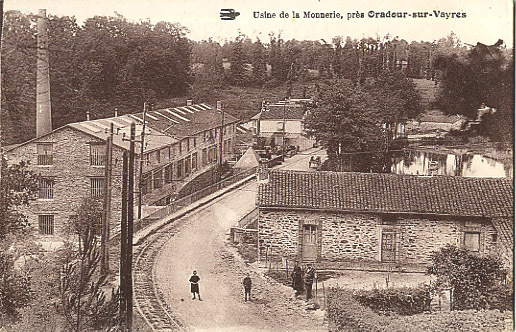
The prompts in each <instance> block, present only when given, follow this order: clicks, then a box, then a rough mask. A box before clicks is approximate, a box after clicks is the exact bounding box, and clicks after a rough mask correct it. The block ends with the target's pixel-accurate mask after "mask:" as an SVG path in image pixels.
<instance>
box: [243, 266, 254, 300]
mask: <svg viewBox="0 0 516 332" xmlns="http://www.w3.org/2000/svg"><path fill="white" fill-rule="evenodd" d="M242 284H244V292H245V301H246V302H247V297H248V296H249V301H251V286H252V284H253V282H252V281H251V277H249V273H247V276H246V277H245V278H244V281H243V282H242Z"/></svg>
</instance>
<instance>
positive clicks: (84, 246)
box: [59, 198, 120, 332]
mask: <svg viewBox="0 0 516 332" xmlns="http://www.w3.org/2000/svg"><path fill="white" fill-rule="evenodd" d="M100 211H101V205H100V202H99V201H97V200H94V199H93V198H87V199H85V200H84V202H83V203H82V204H81V206H80V207H79V209H78V211H77V212H78V214H77V216H76V217H75V218H73V219H72V220H71V222H70V230H71V232H72V234H75V235H76V236H77V244H76V246H77V247H76V248H77V249H75V250H71V252H70V255H69V256H68V257H67V259H66V263H65V265H64V267H63V269H62V272H61V276H60V283H59V293H60V297H61V308H62V313H63V314H64V316H65V317H66V321H67V323H68V327H69V328H70V329H71V330H72V331H76V332H80V331H88V330H90V329H91V330H98V329H101V328H106V327H112V326H117V325H118V323H119V316H118V310H119V301H120V293H119V291H116V292H115V290H114V289H112V292H111V297H110V298H107V296H106V294H105V293H104V291H103V289H102V288H103V287H105V286H106V285H107V279H106V276H105V275H102V274H100V273H99V271H98V267H99V263H100V252H99V248H98V245H97V235H96V230H97V229H98V228H97V227H96V224H98V222H99V220H100V218H101V213H100Z"/></svg>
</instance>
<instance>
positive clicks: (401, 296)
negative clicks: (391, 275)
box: [355, 285, 432, 315]
mask: <svg viewBox="0 0 516 332" xmlns="http://www.w3.org/2000/svg"><path fill="white" fill-rule="evenodd" d="M355 299H357V301H358V302H359V303H360V304H362V305H365V306H367V307H369V308H371V309H373V310H374V311H375V312H377V313H382V314H391V313H397V314H399V315H414V314H419V313H423V312H424V311H428V310H429V309H430V301H432V297H431V294H430V287H429V286H425V285H422V286H419V287H417V288H408V287H403V288H388V289H374V290H370V291H361V292H359V293H357V294H356V295H355Z"/></svg>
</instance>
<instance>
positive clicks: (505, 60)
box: [434, 40, 514, 142]
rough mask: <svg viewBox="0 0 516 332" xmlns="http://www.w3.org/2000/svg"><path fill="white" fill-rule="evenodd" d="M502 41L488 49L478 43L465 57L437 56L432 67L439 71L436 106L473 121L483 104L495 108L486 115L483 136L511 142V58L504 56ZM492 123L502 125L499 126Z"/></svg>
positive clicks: (512, 88)
mask: <svg viewBox="0 0 516 332" xmlns="http://www.w3.org/2000/svg"><path fill="white" fill-rule="evenodd" d="M502 45H503V41H501V40H499V41H498V42H497V43H496V44H494V45H491V46H487V45H484V44H481V43H477V45H476V46H475V47H473V48H472V49H471V50H470V51H469V52H467V53H466V54H465V55H462V56H461V55H460V53H457V54H451V55H439V56H437V57H436V59H435V61H434V66H435V67H436V69H438V70H439V71H440V72H441V85H440V89H439V92H438V96H437V105H438V107H439V108H441V109H442V110H443V111H444V112H446V113H447V114H461V115H464V116H466V117H468V118H469V119H476V117H477V113H478V109H479V108H480V107H481V105H482V104H484V105H486V106H488V107H491V108H494V109H495V113H494V114H490V115H488V116H486V118H487V119H486V120H487V121H486V122H487V123H486V124H485V125H484V126H483V129H484V130H485V131H484V132H483V133H484V134H485V135H486V136H490V137H493V138H496V139H498V140H502V141H507V142H512V137H513V136H512V135H513V130H514V127H513V121H512V119H513V115H514V98H513V95H514V93H513V92H514V72H513V68H514V65H513V58H512V56H510V55H509V56H508V55H506V53H505V52H504V49H503V47H502ZM495 123H499V124H503V125H502V126H500V127H498V126H497V125H494V124H495Z"/></svg>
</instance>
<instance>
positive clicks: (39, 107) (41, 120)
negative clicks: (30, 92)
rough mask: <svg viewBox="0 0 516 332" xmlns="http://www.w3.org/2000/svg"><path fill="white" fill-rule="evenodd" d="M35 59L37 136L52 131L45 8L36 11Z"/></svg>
mask: <svg viewBox="0 0 516 332" xmlns="http://www.w3.org/2000/svg"><path fill="white" fill-rule="evenodd" d="M36 61H37V70H36V72H37V73H36V137H39V136H42V135H45V134H46V133H49V132H51V131H52V113H51V110H50V74H49V63H48V35H47V12H46V9H40V10H39V12H38V35H37V60H36Z"/></svg>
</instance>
